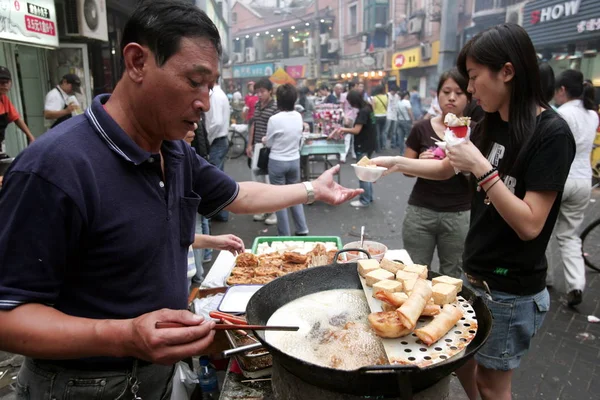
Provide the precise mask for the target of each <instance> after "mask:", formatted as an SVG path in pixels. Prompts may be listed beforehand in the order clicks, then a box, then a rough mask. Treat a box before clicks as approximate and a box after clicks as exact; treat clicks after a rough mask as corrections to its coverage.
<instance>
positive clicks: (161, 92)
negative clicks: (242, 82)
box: [139, 38, 219, 140]
mask: <svg viewBox="0 0 600 400" xmlns="http://www.w3.org/2000/svg"><path fill="white" fill-rule="evenodd" d="M218 61H219V59H218V55H217V51H216V49H215V47H214V45H213V44H212V43H211V42H210V40H208V39H206V38H182V39H181V42H180V46H179V51H178V52H177V53H175V54H174V55H173V56H171V57H170V58H169V59H168V60H167V62H166V63H165V64H164V65H162V66H158V65H157V64H156V60H155V57H154V54H153V53H152V52H149V55H148V57H147V59H146V60H145V65H144V71H143V78H142V81H141V82H140V87H141V92H140V93H139V96H140V98H142V99H148V100H149V101H146V104H147V105H148V106H147V108H146V112H147V114H146V115H145V116H144V117H143V120H141V121H139V123H140V124H142V125H143V128H144V130H145V131H146V132H148V133H149V134H151V135H152V136H153V137H155V138H160V139H163V140H181V139H184V138H185V137H186V134H187V133H188V132H189V131H192V130H194V124H195V123H196V122H198V121H199V120H200V115H201V113H202V112H203V111H204V112H205V111H208V109H209V108H210V95H209V93H210V90H211V89H212V87H213V86H214V85H215V82H216V78H217V76H218ZM140 119H141V118H140Z"/></svg>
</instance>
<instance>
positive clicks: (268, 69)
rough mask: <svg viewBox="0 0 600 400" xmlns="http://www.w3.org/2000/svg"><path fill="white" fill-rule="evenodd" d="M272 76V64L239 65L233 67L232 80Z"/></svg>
mask: <svg viewBox="0 0 600 400" xmlns="http://www.w3.org/2000/svg"><path fill="white" fill-rule="evenodd" d="M271 75H273V63H265V64H254V65H239V66H237V65H236V66H234V67H233V77H234V78H253V77H259V76H271Z"/></svg>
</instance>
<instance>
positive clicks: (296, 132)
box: [263, 83, 308, 236]
mask: <svg viewBox="0 0 600 400" xmlns="http://www.w3.org/2000/svg"><path fill="white" fill-rule="evenodd" d="M276 94H277V108H278V109H279V112H278V113H277V114H275V115H273V116H272V117H271V118H269V123H268V125H267V136H265V137H264V138H263V141H264V143H265V144H266V146H267V147H268V148H270V149H271V151H270V152H269V181H270V182H271V184H272V185H293V184H295V183H298V182H300V142H301V141H302V116H301V115H300V113H298V112H297V111H294V104H295V103H296V98H297V97H298V92H297V91H296V88H295V87H294V86H292V85H290V84H289V83H286V84H284V85H280V86H279V87H278V88H277V92H276ZM290 211H291V212H292V218H293V219H294V225H295V227H296V231H295V235H296V236H307V235H308V226H307V224H306V217H305V216H304V206H303V205H302V204H297V205H295V206H292V207H290ZM277 234H278V235H279V236H291V235H292V233H291V231H290V224H289V217H288V210H287V208H284V209H282V210H279V211H277Z"/></svg>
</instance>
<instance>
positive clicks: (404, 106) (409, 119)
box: [392, 91, 415, 155]
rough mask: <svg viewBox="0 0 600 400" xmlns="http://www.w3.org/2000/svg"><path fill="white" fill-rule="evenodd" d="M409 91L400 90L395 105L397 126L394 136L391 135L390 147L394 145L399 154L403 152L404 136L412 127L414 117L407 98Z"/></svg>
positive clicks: (405, 136)
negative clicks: (398, 98) (398, 99)
mask: <svg viewBox="0 0 600 400" xmlns="http://www.w3.org/2000/svg"><path fill="white" fill-rule="evenodd" d="M409 97H410V93H408V92H407V91H404V92H402V94H401V95H400V101H399V102H398V104H397V105H396V114H397V119H398V126H397V129H396V133H395V136H392V148H394V145H396V148H397V149H398V151H399V153H400V155H403V154H404V148H405V143H406V138H407V137H408V135H409V134H410V130H411V129H412V125H413V121H414V120H415V117H414V115H413V112H412V106H411V104H410V101H409V100H408V99H409Z"/></svg>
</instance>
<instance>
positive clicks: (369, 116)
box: [332, 90, 377, 207]
mask: <svg viewBox="0 0 600 400" xmlns="http://www.w3.org/2000/svg"><path fill="white" fill-rule="evenodd" d="M346 99H347V100H348V103H350V106H352V107H354V108H357V109H358V115H357V116H356V120H355V121H354V127H352V128H338V129H336V130H335V131H334V132H333V133H332V136H336V137H339V136H343V135H344V134H345V133H350V134H352V135H355V136H354V152H355V153H356V159H357V160H360V159H361V158H362V157H363V156H367V157H369V158H371V155H372V154H373V152H374V151H375V148H376V147H377V129H376V127H375V115H374V114H373V107H372V106H371V105H370V104H369V103H367V102H366V101H365V100H363V97H362V95H361V94H360V92H358V91H356V90H351V91H350V92H348V96H347V97H346ZM359 184H360V188H361V189H363V190H364V192H363V194H361V195H360V198H359V199H358V200H354V201H352V202H351V203H350V205H351V206H353V207H368V206H369V204H371V202H372V201H373V184H372V183H371V182H363V181H359Z"/></svg>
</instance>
